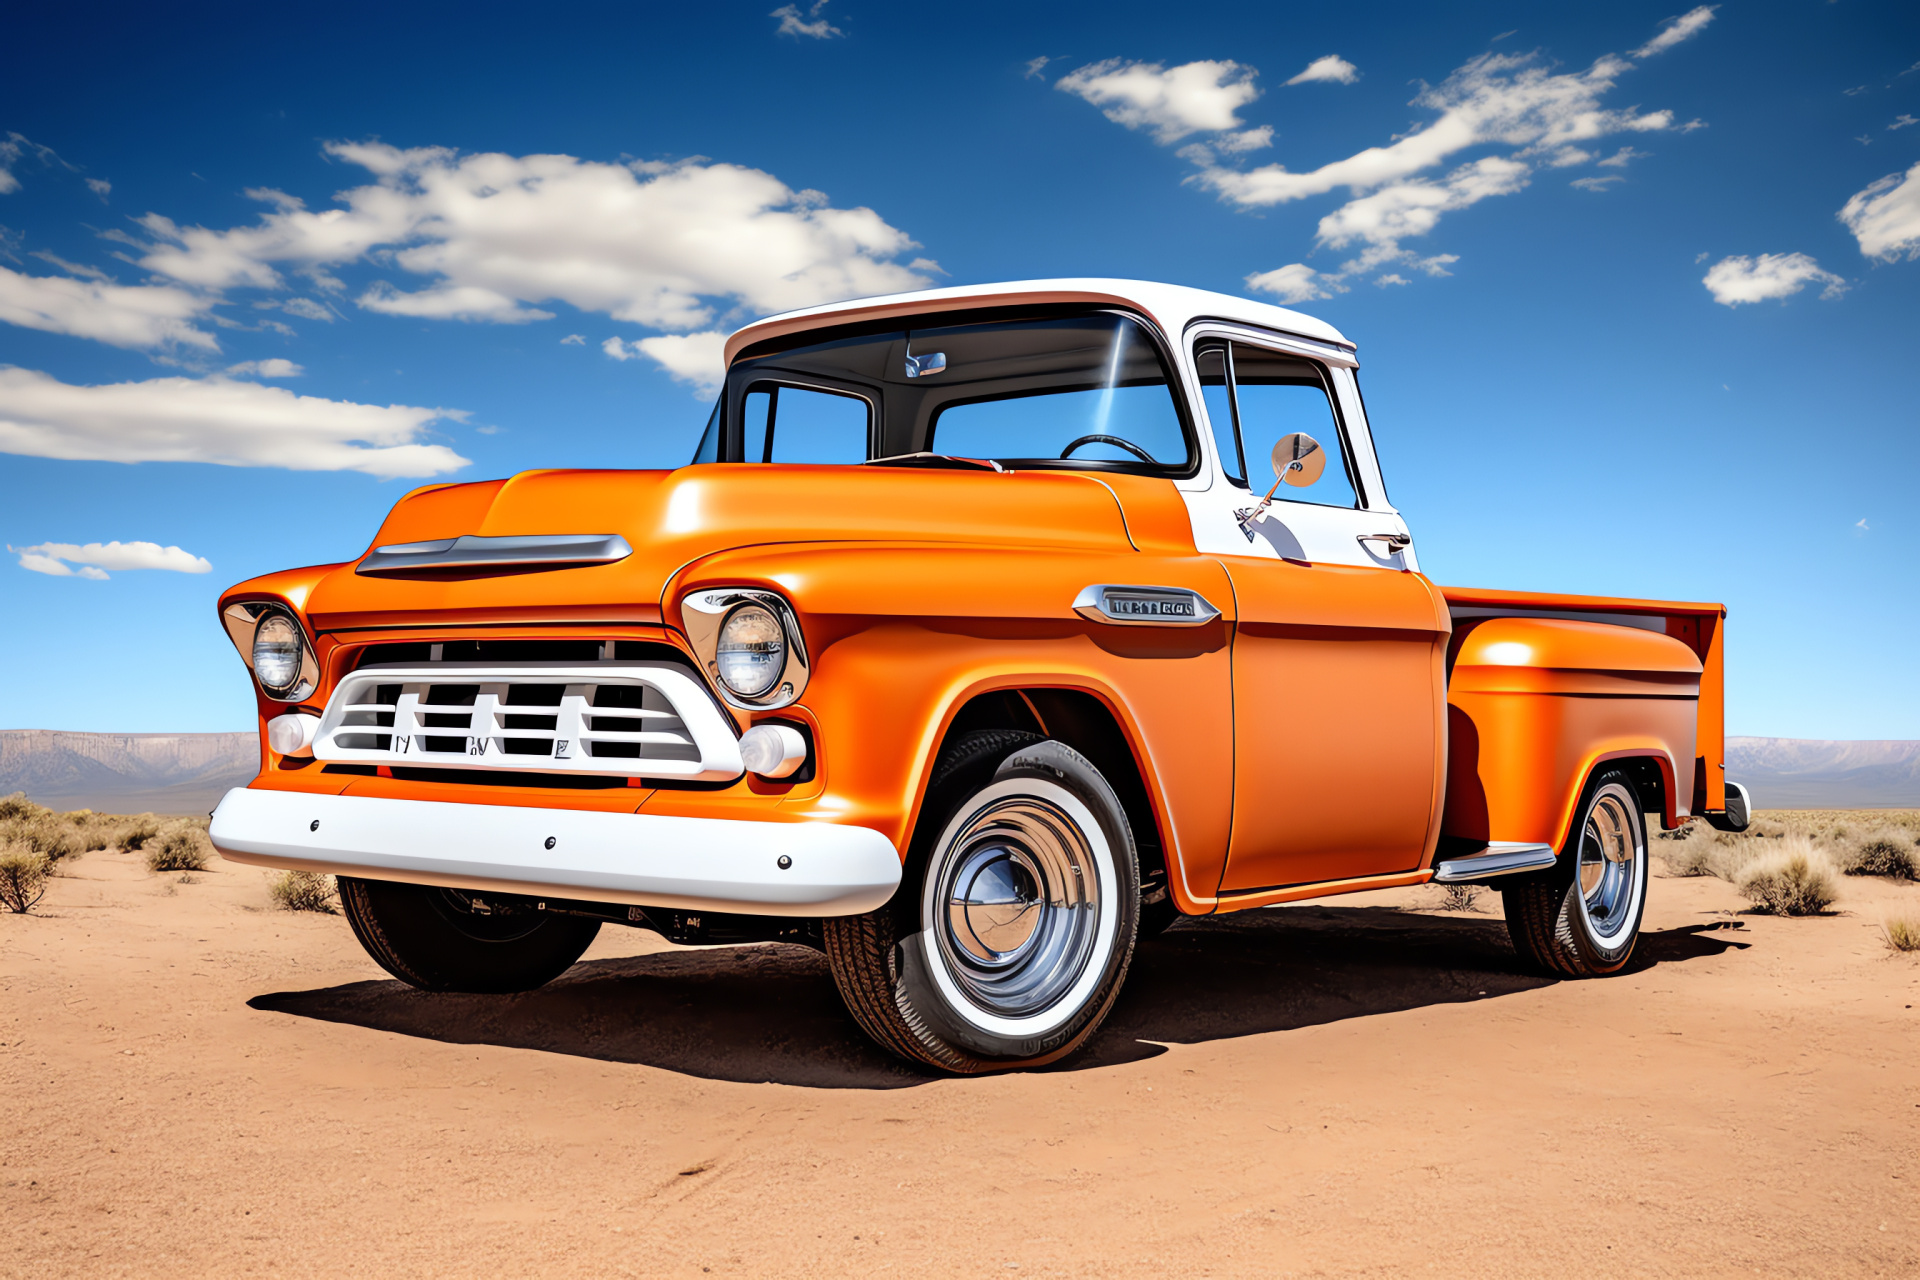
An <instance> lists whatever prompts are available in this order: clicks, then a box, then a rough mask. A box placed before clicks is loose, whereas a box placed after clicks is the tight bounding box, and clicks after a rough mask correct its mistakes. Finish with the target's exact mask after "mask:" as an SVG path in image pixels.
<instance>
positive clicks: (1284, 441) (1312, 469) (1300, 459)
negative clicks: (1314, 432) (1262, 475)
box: [1273, 431, 1327, 489]
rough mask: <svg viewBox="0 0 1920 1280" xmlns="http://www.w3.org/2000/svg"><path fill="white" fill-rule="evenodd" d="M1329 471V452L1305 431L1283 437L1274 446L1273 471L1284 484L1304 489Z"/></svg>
mask: <svg viewBox="0 0 1920 1280" xmlns="http://www.w3.org/2000/svg"><path fill="white" fill-rule="evenodd" d="M1326 469H1327V451H1326V450H1325V449H1322V448H1321V447H1320V442H1319V441H1318V440H1315V439H1314V438H1313V437H1312V436H1310V435H1308V434H1307V433H1306V432H1304V431H1296V432H1294V433H1293V434H1291V435H1285V436H1281V437H1280V440H1279V442H1278V443H1276V444H1275V445H1274V446H1273V471H1274V474H1275V475H1277V476H1279V477H1280V479H1281V482H1282V483H1285V484H1290V485H1293V486H1295V487H1296V488H1301V489H1304V488H1306V487H1307V486H1308V485H1310V484H1312V483H1313V482H1314V481H1315V480H1318V479H1319V478H1320V473H1321V472H1323V471H1325V470H1326Z"/></svg>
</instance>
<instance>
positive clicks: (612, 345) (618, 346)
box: [600, 338, 640, 364]
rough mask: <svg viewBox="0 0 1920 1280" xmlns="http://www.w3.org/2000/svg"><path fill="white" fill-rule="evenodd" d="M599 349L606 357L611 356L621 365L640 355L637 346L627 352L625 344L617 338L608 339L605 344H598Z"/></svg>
mask: <svg viewBox="0 0 1920 1280" xmlns="http://www.w3.org/2000/svg"><path fill="white" fill-rule="evenodd" d="M600 349H601V350H602V351H604V352H606V353H607V354H608V355H610V356H612V357H613V358H614V359H615V360H618V361H620V362H621V363H623V364H624V363H625V362H627V361H628V360H631V359H633V358H634V357H635V356H638V355H639V354H640V350H639V347H638V345H637V344H636V345H635V347H634V349H633V350H631V351H629V350H627V344H626V343H624V342H622V341H620V339H618V338H608V339H607V340H606V341H605V342H603V343H601V344H600Z"/></svg>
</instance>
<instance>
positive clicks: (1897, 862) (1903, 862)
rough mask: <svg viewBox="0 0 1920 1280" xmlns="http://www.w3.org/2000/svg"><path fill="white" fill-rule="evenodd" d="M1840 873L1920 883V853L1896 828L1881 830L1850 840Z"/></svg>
mask: <svg viewBox="0 0 1920 1280" xmlns="http://www.w3.org/2000/svg"><path fill="white" fill-rule="evenodd" d="M1840 869H1841V870H1842V871H1845V872H1846V873H1847V874H1848V875H1850V876H1897V877H1899V878H1900V879H1903V880H1920V849H1916V848H1915V847H1914V844H1913V841H1912V839H1911V838H1909V837H1908V835H1907V833H1906V832H1904V831H1901V830H1899V829H1897V828H1894V827H1881V828H1879V829H1878V830H1875V831H1869V832H1866V833H1865V834H1864V835H1859V836H1855V837H1853V838H1852V839H1851V840H1848V841H1847V842H1846V844H1845V846H1843V852H1842V854H1841V859H1840Z"/></svg>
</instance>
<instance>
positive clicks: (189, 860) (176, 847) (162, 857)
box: [147, 826, 207, 871]
mask: <svg viewBox="0 0 1920 1280" xmlns="http://www.w3.org/2000/svg"><path fill="white" fill-rule="evenodd" d="M201 841H202V836H201V834H200V832H199V831H198V830H197V829H196V828H194V827H190V826H180V827H175V828H173V829H172V830H171V831H169V832H167V834H166V836H165V837H164V838H162V839H161V840H160V841H159V843H157V844H155V843H153V842H151V841H150V842H148V848H147V870H149V871H200V870H203V869H204V868H205V867H206V865H207V851H206V847H205V846H204V845H203V844H202V843H201Z"/></svg>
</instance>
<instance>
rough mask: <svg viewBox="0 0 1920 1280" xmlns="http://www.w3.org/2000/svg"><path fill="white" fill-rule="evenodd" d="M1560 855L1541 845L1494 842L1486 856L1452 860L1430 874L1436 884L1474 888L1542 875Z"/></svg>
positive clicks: (1488, 847)
mask: <svg viewBox="0 0 1920 1280" xmlns="http://www.w3.org/2000/svg"><path fill="white" fill-rule="evenodd" d="M1559 859H1560V855H1559V854H1558V853H1556V852H1554V850H1553V849H1552V848H1551V847H1550V846H1548V845H1544V844H1521V843H1519V842H1516V841H1512V840H1494V841H1492V842H1490V843H1489V844H1488V845H1487V850H1486V852H1485V853H1480V854H1475V855H1474V856H1473V857H1471V858H1455V859H1453V860H1452V861H1450V862H1443V863H1441V864H1440V865H1439V866H1437V867H1435V868H1434V870H1433V882H1434V883H1435V884H1473V883H1474V882H1476V881H1479V880H1486V879H1489V878H1490V877H1493V876H1511V875H1518V874H1520V873H1521V872H1523V871H1545V870H1546V869H1547V868H1548V867H1551V866H1552V865H1553V864H1554V863H1555V862H1557V861H1559Z"/></svg>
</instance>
